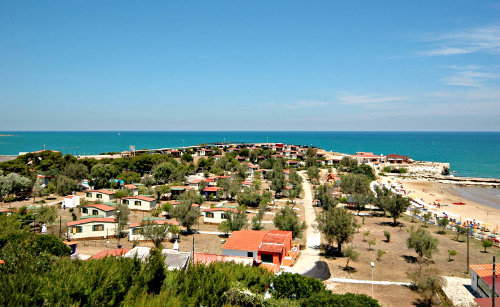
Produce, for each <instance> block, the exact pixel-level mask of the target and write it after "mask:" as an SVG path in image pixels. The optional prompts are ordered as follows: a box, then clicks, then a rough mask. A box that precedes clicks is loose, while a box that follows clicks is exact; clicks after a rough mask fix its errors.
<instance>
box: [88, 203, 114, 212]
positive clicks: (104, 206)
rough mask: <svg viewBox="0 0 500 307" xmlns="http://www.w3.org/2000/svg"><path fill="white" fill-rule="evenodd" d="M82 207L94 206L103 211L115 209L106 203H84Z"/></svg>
mask: <svg viewBox="0 0 500 307" xmlns="http://www.w3.org/2000/svg"><path fill="white" fill-rule="evenodd" d="M83 207H90V208H96V209H99V210H102V211H105V212H108V211H113V210H115V208H113V207H111V206H108V205H103V204H95V205H85V206H83Z"/></svg>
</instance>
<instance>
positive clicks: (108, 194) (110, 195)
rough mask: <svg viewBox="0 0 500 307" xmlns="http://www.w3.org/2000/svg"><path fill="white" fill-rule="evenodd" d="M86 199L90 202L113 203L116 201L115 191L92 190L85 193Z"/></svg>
mask: <svg viewBox="0 0 500 307" xmlns="http://www.w3.org/2000/svg"><path fill="white" fill-rule="evenodd" d="M85 199H86V200H89V201H97V200H100V201H103V202H111V201H112V200H114V199H115V191H111V190H104V189H103V190H90V191H87V192H85Z"/></svg>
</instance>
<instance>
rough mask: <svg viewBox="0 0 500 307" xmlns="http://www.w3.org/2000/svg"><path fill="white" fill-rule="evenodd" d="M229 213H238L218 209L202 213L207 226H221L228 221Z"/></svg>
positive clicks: (223, 208) (231, 210)
mask: <svg viewBox="0 0 500 307" xmlns="http://www.w3.org/2000/svg"><path fill="white" fill-rule="evenodd" d="M227 212H238V210H236V209H233V208H226V207H218V208H210V209H205V210H203V211H202V212H201V215H203V222H204V223H205V224H220V223H222V222H224V221H225V220H227Z"/></svg>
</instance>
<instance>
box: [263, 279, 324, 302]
mask: <svg viewBox="0 0 500 307" xmlns="http://www.w3.org/2000/svg"><path fill="white" fill-rule="evenodd" d="M273 287H274V289H273V295H274V296H276V297H277V298H289V299H304V298H309V297H310V296H311V295H313V294H314V293H317V292H320V291H324V290H325V285H324V284H323V283H322V282H321V281H320V280H318V279H315V278H310V277H305V276H302V275H299V274H290V273H283V274H280V275H278V276H276V277H275V278H274V279H273Z"/></svg>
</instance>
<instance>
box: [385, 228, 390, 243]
mask: <svg viewBox="0 0 500 307" xmlns="http://www.w3.org/2000/svg"><path fill="white" fill-rule="evenodd" d="M384 236H385V241H386V242H387V243H389V242H391V233H390V232H389V231H388V230H385V231H384Z"/></svg>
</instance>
